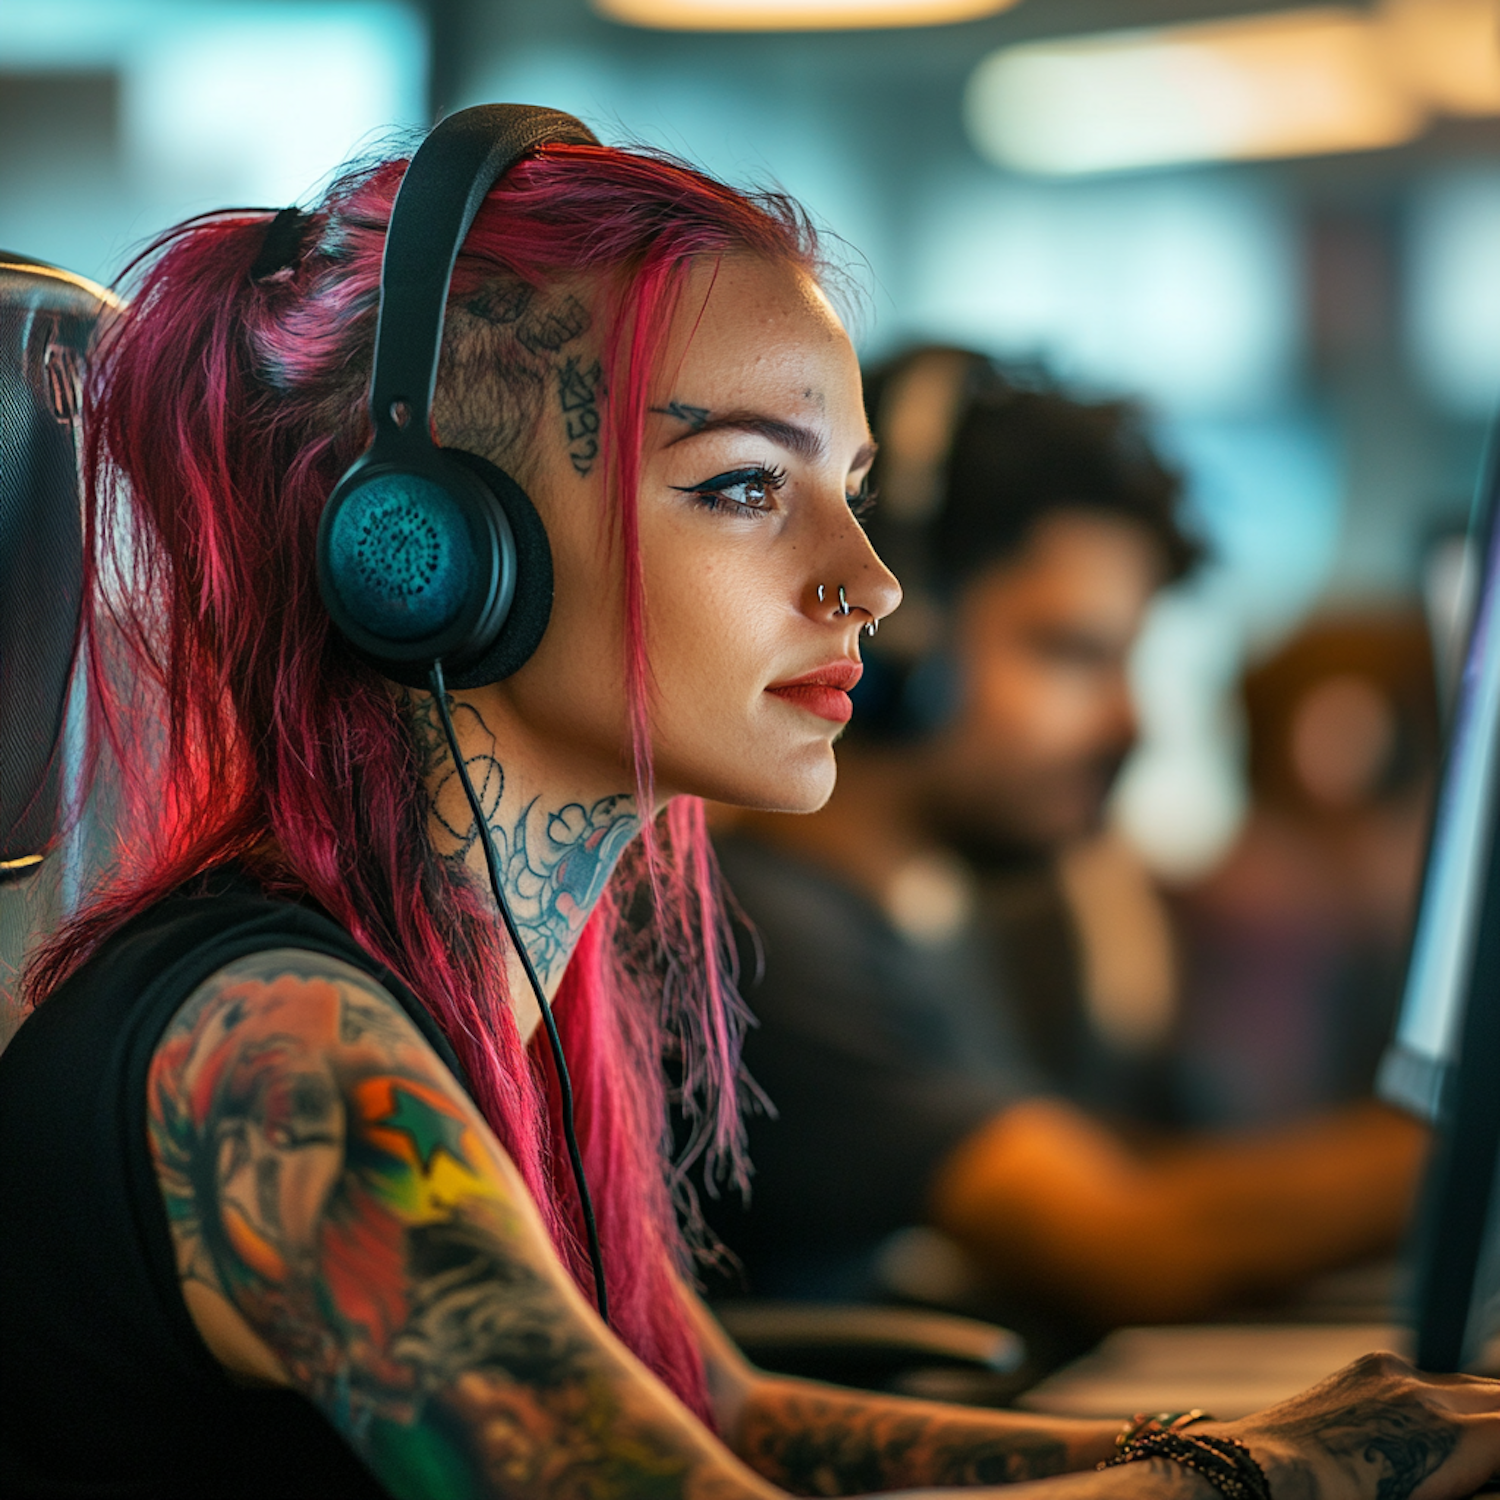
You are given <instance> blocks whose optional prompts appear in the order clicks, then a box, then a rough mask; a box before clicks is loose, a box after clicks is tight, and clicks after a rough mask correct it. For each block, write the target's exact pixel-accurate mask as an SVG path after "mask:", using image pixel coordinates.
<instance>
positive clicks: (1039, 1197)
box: [931, 1099, 1427, 1323]
mask: <svg viewBox="0 0 1500 1500" xmlns="http://www.w3.org/2000/svg"><path fill="white" fill-rule="evenodd" d="M1426 1144H1427V1135H1426V1132H1425V1130H1423V1129H1422V1127H1421V1126H1419V1125H1417V1124H1416V1123H1415V1122H1413V1121H1411V1120H1409V1119H1407V1118H1405V1117H1404V1116H1401V1115H1397V1114H1396V1113H1394V1112H1393V1111H1390V1110H1386V1109H1384V1108H1382V1107H1381V1106H1379V1105H1365V1106H1357V1107H1354V1108H1351V1109H1347V1110H1343V1111H1340V1112H1338V1113H1336V1114H1331V1115H1327V1116H1324V1117H1323V1118H1321V1119H1319V1120H1314V1121H1309V1122H1307V1123H1306V1124H1303V1125H1299V1126H1295V1127H1291V1128H1288V1129H1285V1130H1282V1131H1279V1132H1277V1133H1275V1134H1268V1135H1264V1136H1260V1137H1245V1138H1241V1139H1227V1138H1226V1139H1224V1140H1222V1141H1218V1142H1213V1143H1206V1144H1202V1145H1195V1146H1191V1147H1184V1148H1177V1149H1174V1150H1171V1151H1169V1152H1166V1153H1163V1154H1162V1155H1160V1156H1158V1157H1154V1158H1142V1157H1139V1156H1136V1155H1134V1154H1132V1153H1131V1152H1130V1151H1128V1150H1127V1149H1126V1148H1125V1147H1124V1146H1123V1145H1122V1144H1121V1143H1120V1142H1119V1141H1118V1140H1117V1139H1116V1138H1115V1137H1114V1136H1113V1135H1111V1134H1110V1133H1109V1132H1108V1131H1106V1130H1104V1129H1103V1128H1101V1127H1100V1126H1099V1125H1097V1124H1096V1123H1094V1122H1093V1121H1092V1120H1090V1119H1089V1118H1088V1116H1086V1115H1084V1114H1083V1113H1081V1112H1080V1111H1078V1110H1076V1109H1073V1108H1072V1107H1070V1106H1068V1105H1066V1104H1062V1103H1059V1102H1057V1101H1054V1100H1042V1099H1038V1100H1030V1101H1027V1102H1026V1103H1023V1104H1018V1105H1015V1106H1013V1107H1011V1108H1010V1109H1007V1110H1006V1111H1005V1112H1004V1113H1003V1114H1000V1115H998V1116H996V1117H995V1118H994V1119H993V1120H991V1121H989V1122H988V1123H986V1124H985V1125H983V1126H982V1127H980V1129H979V1130H977V1131H976V1132H974V1133H973V1134H972V1135H971V1136H970V1137H969V1138H968V1139H967V1140H965V1141H963V1142H962V1143H961V1144H960V1145H959V1146H958V1147H957V1149H956V1150H955V1151H954V1152H953V1153H952V1154H951V1155H950V1156H949V1157H948V1159H947V1161H946V1162H944V1163H943V1165H942V1166H941V1168H940V1169H939V1171H938V1172H937V1173H936V1174H935V1177H934V1183H933V1191H932V1198H931V1203H932V1213H933V1221H934V1223H935V1224H936V1225H937V1226H938V1227H939V1228H940V1229H942V1230H944V1231H945V1232H946V1233H948V1234H949V1235H951V1236H952V1237H953V1238H954V1239H955V1240H957V1241H958V1242H959V1243H960V1244H962V1245H964V1246H965V1247H966V1248H967V1249H969V1250H970V1251H971V1252H972V1253H973V1254H974V1255H975V1256H976V1258H977V1259H979V1260H980V1261H981V1263H984V1264H987V1265H989V1266H990V1267H991V1268H993V1269H994V1270H996V1271H998V1272H999V1273H1000V1274H1001V1275H1002V1276H1004V1277H1006V1278H1007V1279H1009V1280H1010V1281H1011V1282H1012V1283H1015V1284H1019V1285H1021V1286H1023V1287H1027V1288H1030V1289H1032V1290H1034V1291H1039V1292H1042V1293H1043V1294H1045V1295H1048V1296H1050V1297H1053V1298H1056V1299H1058V1300H1059V1301H1062V1302H1065V1303H1067V1304H1068V1305H1069V1306H1072V1307H1075V1308H1078V1309H1081V1310H1082V1311H1084V1312H1085V1313H1088V1314H1091V1315H1093V1316H1095V1317H1097V1318H1099V1319H1100V1320H1102V1321H1104V1322H1107V1323H1131V1322H1165V1321H1171V1320H1173V1319H1177V1318H1191V1317H1195V1316H1201V1315H1203V1314H1204V1313H1207V1312H1211V1311H1212V1310H1214V1309H1215V1308H1217V1307H1222V1306H1224V1305H1225V1304H1226V1303H1228V1302H1231V1301H1233V1300H1234V1299H1236V1298H1241V1297H1245V1296H1250V1295H1255V1294H1260V1293H1266V1292H1274V1291H1276V1290H1279V1289H1283V1288H1287V1287H1291V1286H1294V1285H1295V1284H1296V1283H1297V1282H1299V1281H1302V1280H1305V1279H1306V1278H1307V1277H1309V1276H1312V1275H1315V1274H1317V1273H1318V1272H1321V1271H1325V1270H1331V1269H1333V1268H1335V1267H1337V1266H1339V1265H1344V1264H1348V1263H1349V1262H1351V1261H1354V1260H1357V1259H1359V1258H1361V1257H1363V1256H1370V1255H1376V1254H1379V1253H1381V1252H1383V1251H1386V1250H1389V1249H1392V1248H1394V1246H1395V1245H1396V1243H1397V1241H1398V1239H1399V1237H1400V1235H1401V1233H1402V1230H1403V1229H1404V1228H1405V1226H1406V1223H1407V1220H1408V1218H1409V1216H1410V1212H1411V1203H1412V1196H1413V1193H1414V1190H1415V1187H1416V1182H1417V1177H1418V1173H1419V1171H1420V1168H1421V1163H1422V1160H1423V1157H1424V1155H1425V1152H1426Z"/></svg>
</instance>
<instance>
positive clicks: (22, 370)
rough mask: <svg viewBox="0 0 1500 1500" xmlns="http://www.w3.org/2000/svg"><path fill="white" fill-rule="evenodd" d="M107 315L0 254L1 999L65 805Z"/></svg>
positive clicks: (32, 920) (100, 305) (93, 296)
mask: <svg viewBox="0 0 1500 1500" xmlns="http://www.w3.org/2000/svg"><path fill="white" fill-rule="evenodd" d="M116 305H118V304H117V303H116V301H115V298H114V297H113V296H112V295H111V294H110V293H108V292H106V291H104V290H103V289H102V288H101V287H97V286H95V285H94V284H93V283H92V282H89V281H86V280H84V278H83V277H81V276H74V275H72V274H71V273H69V272H67V271H60V270H58V269H57V268H55V267H53V266H48V265H44V264H42V263H41V262H38V261H34V260H31V259H29V258H28V257H26V256H21V255H11V254H7V253H6V252H5V251H0V890H3V894H4V896H5V898H6V899H5V900H4V902H3V903H0V904H3V906H4V911H0V992H8V991H9V989H10V988H11V984H12V981H13V976H14V972H15V970H16V968H17V967H18V965H19V963H20V953H19V951H16V950H18V949H19V947H20V946H21V945H22V943H23V941H24V938H25V937H26V936H27V935H28V934H27V933H26V932H25V931H23V929H27V928H32V927H34V926H35V925H36V917H37V913H36V911H35V909H34V908H35V904H36V903H35V902H26V903H24V905H25V907H26V911H27V916H26V920H24V921H22V920H20V917H19V916H18V913H19V911H20V909H21V905H20V903H19V895H20V893H19V891H18V890H17V889H16V887H18V886H19V885H22V884H25V885H32V884H34V883H36V882H35V877H36V876H38V875H40V874H41V873H42V865H43V862H44V858H45V856H46V855H47V854H48V852H49V851H50V849H51V848H52V846H53V843H54V841H55V839H56V836H57V832H58V828H59V824H60V821H61V812H62V807H63V800H64V796H65V794H66V793H65V788H66V775H65V767H64V761H65V759H66V757H65V755H64V748H63V747H64V730H65V721H66V717H67V713H68V687H69V681H70V678H71V675H72V661H73V645H74V638H75V636H76V634H77V630H78V615H79V606H80V603H81V598H82V560H83V529H82V516H81V510H80V501H79V480H78V404H79V388H80V382H81V379H82V375H83V370H84V362H85V360H86V359H87V357H88V351H89V344H90V339H91V337H92V335H93V332H94V327H95V324H96V323H97V321H98V319H99V315H100V314H101V313H102V312H103V311H105V309H106V308H110V307H113V306H116ZM5 998H7V996H6V995H5V994H0V1000H3V999H5ZM3 1019H4V1018H3V1017H0V1021H3ZM3 1039H4V1037H3V1027H0V1041H3Z"/></svg>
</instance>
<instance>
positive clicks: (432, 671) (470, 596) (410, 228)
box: [318, 104, 609, 1322]
mask: <svg viewBox="0 0 1500 1500" xmlns="http://www.w3.org/2000/svg"><path fill="white" fill-rule="evenodd" d="M554 144H567V145H597V144H598V141H597V140H596V138H595V137H594V135H593V134H592V133H591V132H590V131H589V130H588V129H587V128H586V127H584V126H583V125H582V124H580V123H579V122H578V121H577V120H575V119H573V117H572V116H571V115H565V114H561V113H559V112H558V111H557V110H552V109H540V108H536V107H534V106H531V105H524V104H485V105H479V106H477V107H475V108H473V109H465V110H461V111H460V112H459V113H458V114H455V115H450V116H449V117H448V118H447V119H446V120H444V121H443V122H442V123H441V124H440V125H438V126H437V127H436V128H435V129H434V130H433V131H432V132H431V134H430V135H428V137H427V139H426V140H424V141H423V142H422V145H421V147H420V148H419V149H418V151H417V153H416V155H415V156H413V157H412V159H411V162H410V164H409V165H408V167H407V169H406V175H405V177H403V178H402V181H401V188H400V191H399V192H398V193H397V195H396V203H395V206H394V208H393V209H392V211H391V221H390V224H389V226H388V228H387V230H386V238H385V257H384V260H383V261H382V263H381V268H380V315H379V321H378V324H377V327H376V333H375V360H374V366H373V368H372V370H371V372H370V420H371V422H372V424H373V426H374V437H373V438H372V439H371V442H370V446H369V447H368V448H367V449H366V450H365V451H364V453H363V454H362V455H361V456H360V458H359V459H358V460H357V461H356V462H355V464H354V465H353V467H352V468H351V469H350V470H349V471H348V473H346V474H345V475H344V477H343V478H342V479H340V480H339V482H338V484H337V486H336V487H335V488H334V491H333V493H332V495H330V496H329V499H328V504H327V506H326V507H325V508H324V511H323V519H322V522H321V524H320V525H319V527H318V588H319V591H320V592H321V594H322V596H323V603H324V604H325V605H326V606H327V609H328V613H329V614H330V615H331V616H332V617H333V622H334V624H335V625H336V626H337V627H338V629H339V631H340V633H341V634H342V635H343V636H344V637H345V639H346V640H347V641H348V642H349V644H350V645H351V646H352V647H353V648H354V650H355V651H356V652H357V653H358V654H359V655H360V656H361V657H362V658H363V659H364V660H366V661H368V662H369V663H370V664H371V665H372V666H374V667H376V668H377V669H378V670H379V671H380V672H381V673H382V674H383V675H384V676H386V677H389V678H392V679H393V680H394V681H396V682H399V683H403V684H405V685H406V686H408V687H420V688H427V689H428V690H429V691H430V692H431V693H432V696H433V701H434V703H435V704H436V706H437V710H438V714H439V717H440V718H441V720H442V725H443V733H444V735H445V737H446V738H447V741H448V749H449V752H450V753H451V754H452V756H453V763H454V765H455V766H456V767H457V769H458V774H459V779H460V781H461V782H462V783H463V788H464V793H465V795H466V796H467V797H468V800H469V807H470V810H471V811H472V813H473V816H474V820H475V823H476V825H477V828H478V833H479V839H480V843H481V845H482V846H483V849H484V855H485V863H486V865H487V866H488V869H489V876H490V885H491V888H492V890H493V892H494V897H495V903H496V905H497V906H498V907H499V908H500V915H501V917H502V918H503V919H504V922H505V927H506V931H507V932H508V933H509V934H510V940H511V943H512V944H513V945H514V947H515V950H516V953H517V954H518V955H519V957H520V960H521V963H522V964H523V966H524V967H525V970H526V978H527V980H528V981H529V982H530V984H531V987H532V989H533V990H534V991H535V994H536V1000H537V1004H538V1006H539V1007H540V1009H541V1013H542V1021H543V1024H544V1025H545V1026H546V1029H547V1040H548V1042H549V1044H550V1046H551V1050H552V1058H553V1062H554V1063H555V1065H556V1069H557V1078H558V1085H559V1089H560V1092H561V1095H562V1104H563V1132H564V1135H565V1137H566V1141H567V1147H568V1157H569V1160H570V1162H571V1163H572V1168H573V1178H574V1181H575V1183H576V1184H577V1188H578V1197H579V1201H580V1205H581V1208H582V1212H583V1219H584V1227H585V1230H586V1233H587V1238H588V1249H589V1259H590V1262H591V1263H592V1266H593V1272H594V1291H595V1296H596V1298H597V1301H598V1306H599V1315H600V1317H602V1318H603V1319H604V1320H605V1321H606V1322H608V1320H609V1300H608V1295H607V1293H606V1290H605V1283H604V1261H603V1257H602V1255H601V1252H600V1248H599V1232H598V1228H597V1226H596V1224H595V1220H594V1208H593V1201H592V1199H591V1198H590V1195H589V1188H588V1179H587V1178H586V1177H585V1175H584V1169H583V1157H582V1154H581V1153H580V1152H579V1149H578V1140H577V1136H576V1133H575V1130H574V1123H573V1092H572V1086H571V1083H570V1081H569V1078H568V1068H567V1062H566V1059H565V1058H564V1056H563V1049H562V1041H561V1039H560V1038H559V1036H558V1034H557V1025H556V1022H555V1021H554V1020H553V1017H552V1007H551V1006H550V1005H549V1004H548V1003H547V996H546V992H545V991H544V990H543V988H542V983H541V980H540V979H539V978H538V976H537V973H536V969H535V967H534V966H533V965H532V962H531V956H530V954H529V953H528V952H527V950H526V945H525V943H523V942H522V941H521V935H520V933H519V932H518V931H517V929H516V922H515V918H514V916H513V915H512V914H511V910H510V905H509V903H508V902H507V901H506V899H505V888H504V884H503V882H502V880H501V873H500V858H499V854H498V852H497V851H496V848H495V841H494V838H493V835H492V834H491V832H490V827H489V824H488V822H487V821H486V820H485V817H484V812H483V809H482V808H481V807H480V805H479V798H478V797H477V796H476V795H475V792H474V786H473V783H472V782H471V780H470V779H469V773H468V768H467V767H466V766H465V764H464V759H463V756H462V754H461V753H460V751H459V746H458V737H457V735H456V734H455V733H454V730H453V719H452V715H451V713H450V712H449V708H448V689H449V688H450V687H457V688H472V687H480V686H482V685H484V684H485V683H489V682H498V681H499V680H500V679H501V678H503V677H508V676H510V674H511V673H512V672H515V671H517V670H518V669H519V668H520V667H521V666H522V664H523V663H525V662H526V660H527V659H528V658H529V657H530V656H531V654H532V653H533V652H534V651H535V650H536V648H537V646H538V645H539V644H540V643H541V639H542V635H543V633H544V632H545V631H546V628H547V621H548V618H549V617H550V615H551V612H552V551H551V548H550V546H549V545H548V542H547V532H546V529H545V527H544V526H543V525H542V520H541V517H540V516H538V515H537V513H536V508H535V507H534V506H533V505H532V503H531V500H530V499H529V498H528V496H527V494H526V492H525V490H523V489H522V488H521V486H520V485H519V484H517V483H516V481H515V480H514V479H512V478H511V476H510V475H509V474H507V473H505V472H504V470H502V469H499V468H497V467H496V466H495V465H494V464H492V463H490V462H489V461H488V460H487V459H484V458H481V457H480V456H479V455H478V454H477V453H466V452H464V451H462V450H461V449H457V448H443V447H440V446H439V445H438V444H437V443H436V442H435V441H434V440H433V436H432V401H433V395H434V393H435V390H436V387H437V373H438V360H439V356H440V355H441V352H442V344H443V320H444V314H445V312H446V310H447V302H448V285H449V282H450V280H451V279H452V276H453V265H454V262H455V261H456V260H457V258H458V252H459V250H460V248H461V247H462V246H463V242H464V239H465V238H466V236H467V235H468V232H469V228H470V226H471V225H472V224H473V222H474V216H475V215H476V214H477V213H478V212H479V209H480V206H481V205H482V204H483V202H484V200H485V197H486V195H487V194H488V193H489V191H490V189H491V188H492V187H493V186H494V185H495V183H497V182H498V181H499V180H500V179H501V178H502V177H503V176H504V175H505V173H506V172H508V171H509V170H510V168H511V167H513V166H514V165H515V164H516V163H517V162H518V161H520V160H521V159H522V158H523V157H526V156H529V155H530V154H531V153H532V152H533V151H535V150H536V149H537V148H538V147H540V146H547V145H554Z"/></svg>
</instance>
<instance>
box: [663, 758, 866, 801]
mask: <svg viewBox="0 0 1500 1500" xmlns="http://www.w3.org/2000/svg"><path fill="white" fill-rule="evenodd" d="M747 762H748V763H747ZM837 776H838V768H837V765H836V763H835V761H834V756H833V746H832V745H830V744H827V743H824V744H822V745H817V746H805V745H804V746H799V747H798V748H797V749H796V750H795V751H794V752H792V753H790V754H787V753H785V752H784V751H782V752H780V753H778V754H776V755H768V756H766V757H765V758H764V759H763V760H760V761H756V760H755V758H754V757H753V756H751V757H747V760H746V761H737V762H736V763H735V764H734V765H733V766H721V767H718V768H716V770H711V769H710V768H708V767H702V768H700V774H699V775H696V776H680V777H674V778H673V781H674V783H675V785H676V788H677V790H679V791H681V792H684V793H687V794H689V795H691V796H697V797H703V798H706V799H707V800H708V801H710V802H722V803H726V804H727V805H728V806H730V807H743V808H746V809H748V810H750V811H752V812H782V813H810V812H817V810H818V809H819V808H820V807H822V806H823V804H824V803H825V802H827V801H828V799H829V797H830V796H832V795H833V786H834V782H835V781H836V780H837ZM658 785H661V782H660V780H659V781H658Z"/></svg>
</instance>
